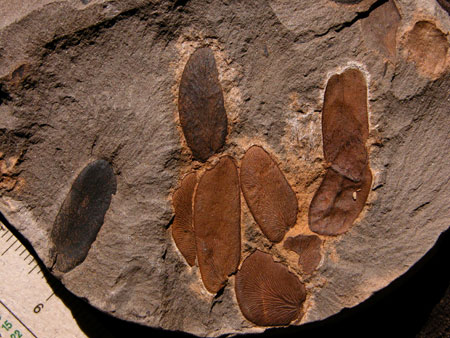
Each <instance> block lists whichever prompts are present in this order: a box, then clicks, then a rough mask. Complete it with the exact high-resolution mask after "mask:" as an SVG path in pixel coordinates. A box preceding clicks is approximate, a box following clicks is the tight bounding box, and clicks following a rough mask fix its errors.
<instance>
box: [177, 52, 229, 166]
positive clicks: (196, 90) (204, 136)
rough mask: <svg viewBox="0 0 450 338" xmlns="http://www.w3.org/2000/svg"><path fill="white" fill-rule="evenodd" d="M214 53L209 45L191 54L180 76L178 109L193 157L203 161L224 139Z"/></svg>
mask: <svg viewBox="0 0 450 338" xmlns="http://www.w3.org/2000/svg"><path fill="white" fill-rule="evenodd" d="M218 77H219V74H218V72H217V68H216V61H215V60H214V54H213V52H212V50H211V49H210V48H200V49H197V50H196V51H195V52H194V54H192V55H191V57H190V59H189V61H188V63H187V64H186V67H185V68H184V72H183V76H182V78H181V83H180V90H179V99H178V111H179V114H180V123H181V127H182V129H183V133H184V137H185V138H186V142H187V144H188V146H189V148H191V151H192V154H193V155H194V158H196V159H199V160H200V161H206V160H207V159H208V157H210V156H211V155H212V154H214V153H216V152H217V151H218V150H219V149H220V148H221V147H222V146H223V144H224V143H225V137H226V135H227V114H226V112H225V108H224V105H223V94H222V87H221V86H220V83H219V79H218Z"/></svg>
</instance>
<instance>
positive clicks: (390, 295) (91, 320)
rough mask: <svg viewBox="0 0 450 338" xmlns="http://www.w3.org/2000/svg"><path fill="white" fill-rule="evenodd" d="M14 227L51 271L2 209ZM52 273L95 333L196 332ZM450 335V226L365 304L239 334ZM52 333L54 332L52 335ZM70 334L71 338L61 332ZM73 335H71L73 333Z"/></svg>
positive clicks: (111, 336) (110, 337) (110, 336)
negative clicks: (98, 296)
mask: <svg viewBox="0 0 450 338" xmlns="http://www.w3.org/2000/svg"><path fill="white" fill-rule="evenodd" d="M0 221H2V222H3V223H4V224H5V225H6V226H7V227H8V229H9V230H10V231H11V232H12V233H13V234H14V235H15V236H16V237H17V238H18V239H19V240H20V241H21V242H22V244H24V245H25V246H26V247H27V249H28V250H29V251H30V252H31V253H32V254H33V255H34V257H35V258H36V261H38V262H39V264H40V267H41V269H43V271H46V269H45V267H44V266H43V264H42V262H40V261H39V259H38V258H37V255H36V253H35V252H34V250H33V249H32V247H31V245H29V243H28V242H27V241H26V240H25V239H24V238H23V236H21V235H20V234H19V233H18V232H17V231H16V230H15V229H14V228H13V227H12V226H11V225H10V224H9V223H8V222H7V220H6V219H5V218H4V217H3V215H1V214H0ZM46 278H47V280H48V282H49V283H50V285H51V286H52V287H53V289H54V291H55V294H57V295H58V296H59V297H60V298H61V299H62V300H63V301H64V302H65V303H66V305H67V306H68V307H69V308H70V309H71V310H72V313H73V315H74V317H75V319H76V320H77V322H78V324H79V325H80V327H81V328H82V329H83V331H85V333H86V334H87V335H88V336H89V337H90V338H104V337H106V338H116V337H158V336H161V337H194V336H191V335H188V334H182V333H180V332H171V331H162V330H155V329H150V328H148V327H144V326H140V325H137V324H133V323H129V322H126V321H123V320H119V319H115V318H113V317H111V316H109V315H107V314H104V313H102V312H101V311H99V310H97V309H95V308H93V307H91V306H90V305H88V304H87V303H86V302H84V301H83V300H82V299H79V298H77V297H75V296H74V295H72V294H71V293H70V292H68V291H67V290H66V289H65V288H64V287H63V286H62V284H61V283H60V282H59V281H58V280H57V279H55V278H54V277H53V276H52V275H50V274H49V273H46ZM244 336H245V337H251V336H254V337H255V338H263V337H302V338H307V337H331V336H337V337H405V338H408V337H411V338H413V337H417V338H434V337H442V338H449V337H450V230H447V231H446V232H444V233H443V234H442V235H441V236H440V237H439V240H438V241H437V242H436V244H435V246H434V247H433V248H432V249H431V250H430V251H429V252H428V253H427V254H426V255H425V256H424V257H423V258H422V259H421V260H420V261H419V262H418V263H416V264H415V265H414V266H413V267H412V268H411V269H410V270H409V271H408V272H407V273H406V274H404V275H403V276H401V277H400V278H398V279H397V280H395V281H394V282H393V283H391V285H389V286H388V287H386V288H385V289H383V290H381V291H379V292H377V293H375V294H374V295H373V296H372V297H370V298H369V299H368V300H366V301H365V302H363V303H362V304H360V305H358V306H356V307H354V308H352V309H345V310H343V311H341V312H340V313H338V314H336V315H334V316H332V317H330V318H328V319H326V320H323V321H320V322H315V323H310V324H306V325H303V326H301V327H296V328H274V329H268V330H267V331H266V332H265V333H263V334H258V335H241V336H239V337H244ZM49 338H50V337H49ZM61 338H65V337H61ZM67 338H68V337H67Z"/></svg>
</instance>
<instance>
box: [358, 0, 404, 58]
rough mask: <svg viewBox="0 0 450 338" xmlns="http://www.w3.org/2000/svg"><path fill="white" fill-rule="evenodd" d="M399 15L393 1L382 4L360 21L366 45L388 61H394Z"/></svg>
mask: <svg viewBox="0 0 450 338" xmlns="http://www.w3.org/2000/svg"><path fill="white" fill-rule="evenodd" d="M400 19H401V18H400V13H399V12H398V9H397V7H396V6H395V3H394V1H393V0H389V1H388V2H386V3H384V4H382V5H381V6H379V7H377V8H375V9H374V10H373V11H372V12H370V14H369V16H368V17H367V18H366V19H364V20H362V21H361V27H362V31H363V35H364V39H365V41H366V43H367V44H368V45H369V46H370V47H371V48H372V49H374V50H378V51H379V52H381V53H382V54H383V55H384V56H386V57H388V58H389V59H391V60H393V59H395V55H396V48H397V28H398V25H399V23H400Z"/></svg>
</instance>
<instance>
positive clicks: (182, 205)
mask: <svg viewBox="0 0 450 338" xmlns="http://www.w3.org/2000/svg"><path fill="white" fill-rule="evenodd" d="M196 184H197V176H196V174H195V173H190V174H188V175H187V176H186V177H184V178H183V180H182V181H181V186H180V188H179V189H178V190H177V191H176V192H175V193H174V194H173V199H172V201H173V207H174V209H175V219H174V221H173V225H172V236H173V239H174V241H175V244H176V245H177V247H178V249H179V250H180V252H181V253H182V254H183V256H184V258H185V259H186V261H187V262H188V264H189V265H190V266H194V265H195V258H196V256H197V253H196V251H197V249H196V247H195V235H194V226H193V224H192V198H193V195H194V189H195V186H196Z"/></svg>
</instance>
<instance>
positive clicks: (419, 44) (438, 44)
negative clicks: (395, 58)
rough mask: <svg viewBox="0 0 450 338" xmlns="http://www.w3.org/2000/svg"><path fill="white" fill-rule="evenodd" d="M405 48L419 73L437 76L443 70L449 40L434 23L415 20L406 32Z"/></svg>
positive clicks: (432, 76)
mask: <svg viewBox="0 0 450 338" xmlns="http://www.w3.org/2000/svg"><path fill="white" fill-rule="evenodd" d="M406 48H407V50H408V58H409V59H410V60H411V61H413V62H414V63H415V65H416V67H417V69H418V70H419V72H420V73H421V74H423V75H425V76H429V77H431V78H437V77H439V76H440V75H441V74H442V73H443V72H444V71H445V68H446V64H447V53H448V48H449V42H448V40H447V37H446V35H445V34H444V33H443V32H442V31H441V30H440V29H439V28H437V27H436V25H435V24H434V23H431V22H428V21H419V22H417V23H416V24H415V25H414V28H413V29H412V30H411V31H410V32H408V35H407V39H406Z"/></svg>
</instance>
